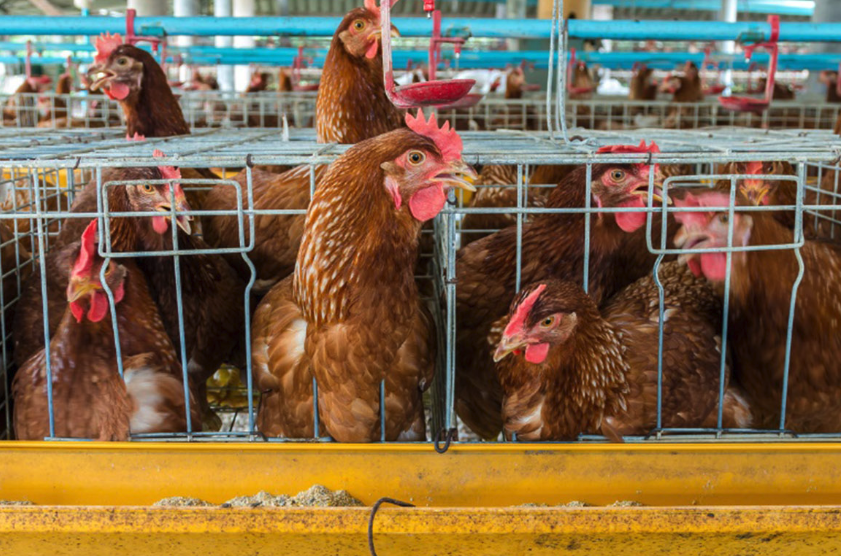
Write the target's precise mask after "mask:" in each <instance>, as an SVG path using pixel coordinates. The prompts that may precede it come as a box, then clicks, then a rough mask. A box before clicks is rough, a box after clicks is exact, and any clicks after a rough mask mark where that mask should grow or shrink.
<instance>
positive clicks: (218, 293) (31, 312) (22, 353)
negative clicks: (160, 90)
mask: <svg viewBox="0 0 841 556" xmlns="http://www.w3.org/2000/svg"><path fill="white" fill-rule="evenodd" d="M155 154H156V156H159V157H162V156H163V154H162V153H160V152H159V151H157V152H156V153H155ZM109 179H111V180H115V181H140V182H143V181H147V180H161V179H172V180H177V179H180V174H179V171H178V170H177V169H175V168H172V167H168V166H160V167H158V168H121V169H118V170H111V171H109ZM173 202H174V203H175V205H176V206H175V209H176V210H177V211H178V212H186V211H189V210H190V205H189V204H188V203H187V200H186V198H185V195H184V192H183V190H182V189H181V186H180V185H179V184H178V182H175V184H174V186H173V187H172V189H170V186H169V184H157V185H151V184H148V183H141V184H140V185H130V186H129V185H117V186H113V187H109V188H108V207H109V212H110V213H111V214H117V213H121V212H159V213H160V214H161V216H151V217H148V216H147V217H135V218H111V219H110V225H109V226H110V230H109V232H110V239H111V248H112V250H113V251H115V252H144V253H147V254H151V253H154V252H157V251H169V250H172V249H173V243H172V231H171V229H170V227H169V226H170V224H171V222H170V218H171V216H170V214H169V213H170V211H171V208H172V204H173ZM96 206H97V201H96V186H95V181H94V182H91V184H89V185H88V186H87V187H86V188H85V190H84V191H82V192H81V193H80V194H79V195H78V196H77V197H76V201H75V202H74V203H73V207H72V209H71V212H73V213H91V212H96ZM80 222H81V221H80V219H78V218H68V219H67V221H66V222H65V223H64V226H63V229H62V231H61V234H60V236H59V239H58V244H59V245H63V244H67V243H69V242H72V241H74V240H76V239H78V237H79V236H78V234H79V233H80V232H81V225H80ZM176 225H177V226H178V228H179V233H178V248H179V250H182V251H186V252H189V251H195V250H201V249H207V248H208V247H207V245H206V244H205V243H204V242H203V241H202V240H201V238H199V237H196V236H193V235H190V231H191V229H190V217H189V216H187V215H178V216H177V217H176ZM60 253H61V251H57V250H53V251H52V252H51V253H50V254H49V255H48V257H47V261H46V265H47V269H48V272H47V289H48V295H47V299H48V302H49V307H50V309H49V315H50V329H51V330H54V329H55V328H54V326H56V325H57V323H56V322H55V321H54V320H53V319H54V317H55V316H56V315H60V314H61V313H60V312H57V311H56V310H54V309H53V307H54V305H53V304H54V303H60V302H61V301H60V300H61V294H62V291H63V288H64V287H65V284H66V274H62V271H61V266H60V264H59V263H58V262H57V260H60V257H61V255H60ZM136 265H137V267H138V268H139V269H140V270H141V272H142V273H143V275H144V276H145V277H146V280H147V281H148V283H149V290H150V293H151V295H152V297H153V299H154V300H155V302H156V303H157V305H158V307H159V308H160V310H161V317H162V319H163V322H164V326H165V329H166V332H167V334H168V335H169V338H170V339H171V341H172V343H173V344H174V345H175V347H176V351H177V352H178V354H179V357H180V354H181V335H180V328H179V323H178V305H177V304H178V290H177V288H176V283H175V262H174V259H173V257H172V256H148V257H139V258H138V259H137V260H136ZM179 265H180V268H181V291H180V294H181V302H182V308H183V314H184V341H185V345H186V352H187V357H186V359H187V361H188V366H187V370H188V372H189V374H190V376H191V377H192V379H193V380H194V381H195V383H196V393H197V395H198V397H199V402H200V404H201V407H202V409H203V412H202V413H203V415H204V416H205V417H206V422H205V428H208V429H212V428H213V427H217V428H218V422H217V420H216V419H215V416H214V415H213V414H212V412H211V411H210V410H209V408H208V406H207V397H206V391H205V382H206V380H207V378H208V377H210V376H212V375H213V373H214V372H216V370H217V369H219V367H220V366H221V365H222V363H225V362H228V363H231V364H233V365H235V366H237V367H239V368H240V369H244V368H245V355H244V348H245V346H244V340H245V334H244V330H245V308H244V305H243V304H244V299H245V297H244V296H245V294H244V292H245V284H244V283H243V282H242V281H241V280H240V279H239V277H238V276H237V274H236V273H235V272H234V271H233V269H231V268H230V266H228V264H227V263H226V262H225V260H224V259H223V258H222V257H221V256H220V255H210V254H200V255H192V254H185V255H181V256H180V262H179ZM24 300H26V301H24ZM21 306H22V307H23V306H25V307H27V309H26V310H25V311H20V314H19V316H18V318H17V321H16V322H15V356H16V360H17V361H20V359H19V357H20V358H26V357H28V355H29V354H31V353H32V352H33V351H34V350H37V349H38V348H40V347H42V346H43V341H44V329H43V320H42V319H43V315H42V310H41V288H40V272H39V271H38V270H37V269H36V272H35V274H34V275H33V278H32V279H31V280H30V281H29V283H28V284H27V288H26V291H25V292H24V295H23V299H22V305H21Z"/></svg>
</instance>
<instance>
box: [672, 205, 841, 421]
mask: <svg viewBox="0 0 841 556" xmlns="http://www.w3.org/2000/svg"><path fill="white" fill-rule="evenodd" d="M729 201H730V199H729V196H728V195H726V194H722V193H717V192H708V193H706V194H704V195H700V196H697V197H696V196H694V195H693V196H688V197H687V198H686V199H685V200H683V201H677V203H678V205H679V206H687V207H698V211H699V212H684V213H679V214H678V215H677V216H676V218H677V219H678V220H679V221H680V222H682V224H683V227H682V228H681V230H680V231H679V232H678V234H677V235H676V236H675V244H677V245H678V246H680V247H681V248H683V249H684V250H690V249H710V248H720V247H726V246H727V241H728V234H729V231H730V227H731V226H732V232H733V245H734V246H737V247H740V246H765V245H768V246H770V245H780V246H782V245H790V244H792V243H793V241H794V234H793V233H792V231H791V230H789V229H787V228H785V227H784V226H783V225H781V224H780V223H779V222H778V221H777V220H776V219H775V218H774V217H773V216H772V215H770V214H767V213H765V212H750V213H745V212H737V213H736V214H735V215H734V218H733V221H732V224H731V223H730V219H729V214H728V213H727V212H717V210H716V209H717V208H720V207H727V206H728V205H729ZM713 207H715V208H713ZM800 255H801V257H802V261H803V267H804V274H803V279H802V282H801V283H800V285H799V288H798V290H797V302H796V305H795V309H794V328H793V330H792V336H791V364H790V368H789V378H788V397H787V403H786V419H785V424H784V427H785V428H787V429H790V430H793V431H795V432H798V433H810V432H825V433H836V432H841V401H839V397H838V395H837V392H838V389H839V387H841V363H839V356H838V354H839V353H841V281H839V279H838V272H839V268H841V247H839V246H838V245H835V244H832V243H828V242H823V241H817V240H815V241H812V240H807V241H806V242H805V244H804V245H803V246H802V247H801V248H800ZM682 258H683V260H685V261H686V262H687V263H688V264H689V267H690V268H691V269H692V270H693V272H695V273H696V274H698V275H703V276H704V277H706V279H707V280H709V281H710V282H711V283H712V285H713V287H714V288H715V289H716V291H717V292H718V293H719V294H720V295H722V296H723V294H724V282H725V278H726V276H727V271H728V267H727V257H726V254H725V253H704V254H699V253H697V252H695V253H686V254H685V255H683V257H682ZM731 258H732V262H731V266H730V312H729V326H728V331H729V332H728V346H729V349H730V351H731V353H732V355H733V369H734V371H733V373H734V376H735V377H736V378H737V379H738V380H739V382H740V383H741V384H742V386H743V387H744V388H745V391H746V392H747V394H748V397H749V399H750V403H751V408H752V411H753V413H754V418H755V422H756V426H757V428H762V429H771V430H777V429H779V428H780V426H781V422H780V414H781V408H782V389H783V372H784V366H785V354H786V338H787V330H788V321H789V307H790V304H791V296H792V291H793V286H794V284H795V280H796V278H797V276H798V273H799V269H800V265H799V263H798V259H797V257H796V255H795V252H794V251H793V250H792V249H783V250H761V251H745V252H735V253H733V254H732V255H731Z"/></svg>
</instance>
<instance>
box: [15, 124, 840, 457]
mask: <svg viewBox="0 0 841 556" xmlns="http://www.w3.org/2000/svg"><path fill="white" fill-rule="evenodd" d="M588 133H589V136H590V138H589V139H587V140H584V139H581V138H579V137H578V135H579V130H574V129H573V130H570V137H571V142H570V143H569V144H565V143H559V142H556V141H552V140H550V139H549V138H548V136H547V135H545V134H542V135H538V134H528V133H521V132H476V133H463V134H462V135H463V137H464V143H465V151H464V152H465V155H464V156H465V159H466V160H468V161H469V162H472V163H475V164H503V165H516V175H517V176H518V177H517V183H512V184H511V187H516V188H518V190H519V193H518V198H519V201H518V205H517V206H515V207H510V208H495V209H477V208H470V207H463V206H459V204H458V203H456V202H455V199H454V198H453V204H451V205H450V206H448V207H446V208H445V209H444V211H443V213H442V215H441V216H439V217H438V218H437V219H436V221H435V224H434V230H433V232H432V233H434V235H435V239H436V241H435V242H434V248H433V249H434V250H433V252H432V253H427V254H426V256H427V257H431V260H432V262H433V265H432V270H431V274H430V275H426V276H424V277H423V278H425V279H431V280H432V284H433V295H432V296H431V298H429V299H428V300H427V301H428V302H429V303H430V308H431V309H433V312H434V316H435V322H436V325H437V332H438V335H439V339H440V342H439V346H441V348H442V349H440V350H439V362H438V365H437V369H436V380H435V384H434V386H433V388H434V390H433V394H432V395H431V396H430V399H429V400H428V405H429V406H430V407H431V409H432V411H431V416H430V418H431V421H432V424H433V426H432V427H431V429H430V432H429V434H430V436H431V437H434V436H435V435H436V434H437V432H438V431H440V430H442V429H444V428H448V427H451V426H455V425H456V420H455V413H454V410H453V407H454V406H453V401H454V387H453V385H454V373H455V353H456V350H457V349H458V346H457V345H456V344H455V330H456V327H457V326H458V323H457V322H455V311H454V310H453V309H454V307H455V305H454V303H455V293H456V288H457V287H458V285H457V277H456V276H455V274H454V273H455V257H456V251H457V249H458V247H459V246H460V244H461V234H462V233H463V232H462V231H461V228H460V220H461V218H462V216H464V215H465V214H470V213H504V214H509V215H513V216H515V218H516V221H517V226H518V229H519V232H520V233H518V236H519V238H520V241H521V238H522V236H521V231H522V224H523V223H524V222H526V221H528V219H529V218H531V217H533V216H534V215H537V214H542V213H552V212H555V213H560V212H567V213H593V212H595V209H593V208H591V207H582V208H578V209H546V208H527V195H528V191H527V187H526V186H525V184H524V182H525V178H524V176H527V175H528V173H529V169H530V166H531V165H535V164H587V165H591V164H592V163H593V162H594V161H595V160H596V158H598V162H616V163H623V162H624V163H627V162H637V163H639V162H642V163H650V164H653V163H660V164H690V165H692V166H693V167H695V168H696V174H695V175H694V176H689V177H681V178H678V179H671V180H669V181H667V182H666V184H665V185H666V187H678V186H687V185H692V184H695V185H697V184H699V183H701V184H705V185H710V184H711V183H712V181H713V180H715V179H719V178H721V179H730V180H732V181H735V180H738V179H741V178H744V177H745V176H740V175H723V176H722V175H717V174H715V171H716V168H717V167H718V165H719V164H723V163H726V162H731V161H748V160H768V161H776V160H786V161H789V162H792V163H793V164H795V167H796V168H797V173H796V176H795V179H796V180H797V183H798V188H799V192H800V197H799V199H800V202H799V203H798V206H795V207H772V208H774V209H780V208H782V209H786V208H789V209H792V210H795V211H797V214H798V226H800V225H801V224H802V219H803V218H816V219H817V218H831V219H832V222H833V224H834V223H841V221H839V220H837V219H836V215H835V212H836V209H837V198H838V196H839V195H837V194H836V193H835V192H831V193H830V192H821V195H822V197H820V198H819V200H818V202H819V203H820V205H817V204H816V205H803V204H802V199H803V195H804V192H805V191H806V190H807V189H808V188H812V189H815V187H814V186H813V185H810V183H811V182H808V183H807V177H811V176H815V175H816V174H817V178H818V179H820V178H821V176H822V175H823V173H825V172H828V171H835V170H837V169H838V166H837V159H838V155H839V153H841V150H840V149H841V139H839V138H838V137H837V136H834V135H832V134H831V133H830V132H826V131H798V130H776V131H770V130H768V131H761V130H751V129H738V128H723V129H705V130H656V131H655V130H645V131H628V132H622V133H616V132H588ZM281 137H282V133H281V132H280V131H279V130H253V129H236V130H235V129H211V130H205V131H203V132H201V133H197V134H195V135H192V136H187V137H178V138H167V139H153V140H149V141H145V142H127V141H125V140H124V138H123V132H122V130H103V131H92V130H89V131H77V130H72V131H57V130H30V131H27V132H23V133H21V131H20V130H2V131H0V149H1V150H0V157H2V158H3V159H5V160H4V161H3V162H0V167H2V169H3V173H2V176H3V180H2V181H1V182H0V199H3V200H4V201H5V203H4V206H3V212H2V213H0V221H2V222H3V223H4V224H5V225H7V226H8V227H9V228H10V229H11V230H12V231H13V232H14V233H15V238H14V239H13V240H9V241H6V242H5V243H3V244H2V246H3V247H12V248H14V249H15V250H16V258H15V259H14V260H15V267H14V268H0V273H1V274H2V276H3V279H4V288H3V289H2V291H0V304H2V307H3V309H4V314H3V316H2V319H0V331H1V332H2V337H3V342H2V346H0V349H2V355H3V361H4V363H5V367H4V368H9V367H10V366H11V365H12V360H11V354H10V349H9V348H10V346H11V344H10V343H9V342H10V341H11V325H12V323H11V321H9V320H8V319H7V316H6V313H7V311H8V310H9V309H12V308H14V306H15V304H16V302H17V299H18V296H19V295H20V288H21V284H22V283H23V282H24V274H25V273H26V271H27V269H30V270H31V269H32V268H34V265H35V264H39V265H42V266H41V269H42V276H44V273H43V270H44V267H43V264H44V259H43V257H39V256H38V254H39V253H46V252H48V251H49V249H50V244H51V241H52V240H53V239H54V238H55V237H56V235H57V234H58V232H59V230H60V226H61V222H62V221H63V220H64V219H65V218H67V217H77V218H94V217H96V218H99V219H100V225H101V226H102V229H103V230H108V225H107V222H108V220H109V219H110V218H114V217H126V216H137V215H136V214H130V213H129V214H121V215H119V216H116V215H112V214H109V213H108V208H107V202H106V199H107V197H105V196H103V195H102V190H103V187H105V188H107V187H112V186H114V185H117V184H118V183H124V184H125V183H136V182H110V183H102V181H101V180H102V172H103V170H104V169H106V168H113V167H132V166H157V165H159V164H160V163H161V161H160V159H155V158H153V157H152V156H151V153H152V150H153V149H155V148H160V149H162V150H164V152H166V154H167V155H168V159H167V164H174V165H180V166H182V167H213V168H231V169H239V168H243V167H244V168H245V169H246V170H245V171H246V173H247V176H248V179H247V182H246V187H245V188H240V187H239V186H238V185H236V184H235V182H232V181H230V180H182V181H183V183H185V184H189V183H193V182H194V183H196V184H201V185H204V186H207V187H210V186H213V185H216V184H218V183H225V184H227V185H229V186H232V187H237V189H238V191H239V203H240V204H239V206H238V207H237V208H236V209H234V210H231V211H216V212H211V211H200V210H196V211H192V212H191V213H190V214H192V215H194V216H200V215H209V214H226V215H233V216H236V217H237V219H238V222H239V225H240V230H241V233H240V246H239V247H238V248H233V249H227V250H224V249H210V250H207V251H204V252H207V253H224V252H241V253H243V254H244V255H245V256H247V253H248V251H250V249H251V247H252V246H251V245H249V244H248V243H246V242H245V239H244V238H245V235H244V234H243V233H242V232H243V231H244V230H245V229H246V228H245V227H246V226H248V227H253V220H252V218H251V217H252V216H254V215H258V214H290V213H297V214H300V213H303V211H300V210H299V211H259V210H251V209H248V210H245V209H242V204H241V203H242V199H243V198H248V199H250V198H251V196H252V184H251V166H252V165H255V164H304V165H308V166H310V168H311V169H314V168H315V166H316V165H319V164H326V163H329V162H331V161H332V160H334V159H335V158H336V157H337V156H339V155H340V154H341V153H342V152H344V150H346V148H347V146H340V145H332V144H328V145H319V144H317V143H315V142H314V136H313V133H312V131H311V130H309V131H294V132H293V133H292V134H291V138H290V140H289V141H287V142H284V141H282V140H281ZM643 139H645V140H647V141H651V140H655V141H656V142H657V143H658V145H659V146H660V147H661V149H662V151H663V152H662V153H661V154H658V155H653V156H649V155H640V154H610V155H599V156H598V157H596V156H595V155H594V153H595V150H596V149H597V148H598V147H600V146H603V145H608V144H632V145H636V144H638V143H639V142H640V141H641V140H643ZM311 172H312V170H311ZM311 175H312V173H311ZM753 177H756V176H753ZM768 178H769V179H780V177H779V176H769V177H768ZM91 179H93V180H97V181H98V183H99V185H100V187H99V188H98V189H99V192H100V195H99V196H100V205H99V206H101V207H102V210H100V211H97V212H95V213H87V214H73V215H71V214H70V213H69V211H68V207H69V206H70V203H71V202H72V199H73V193H74V191H76V190H78V188H79V187H82V186H83V185H84V184H86V183H88V181H90V180H91ZM311 180H312V181H313V185H314V178H311ZM835 181H836V186H837V182H838V174H837V173H836V178H835ZM533 186H539V187H552V186H554V184H530V185H529V187H533ZM622 210H627V211H646V212H649V213H654V212H656V211H660V210H662V209H660V208H658V207H651V208H649V209H622ZM669 210H670V211H672V210H675V209H673V208H672V209H669ZM730 210H731V211H733V210H734V209H733V208H731V209H730ZM739 210H743V209H742V208H741V207H740V208H739ZM757 210H767V209H763V208H759V209H757ZM602 212H605V209H602ZM613 212H615V210H614V211H613ZM819 212H820V213H821V214H820V215H819V214H818V213H819ZM827 215H829V216H827ZM147 216H148V215H147ZM651 225H652V224H651V219H650V218H649V221H648V227H649V231H650V228H651ZM833 228H834V226H833ZM251 231H252V234H251V236H250V237H252V238H253V237H254V235H253V230H251ZM835 233H838V232H835V231H833V234H835ZM797 237H799V238H800V240H799V241H798V242H796V243H795V244H791V245H779V246H774V247H775V248H777V249H793V250H797V249H798V247H799V246H800V245H802V234H799V235H798V236H797ZM581 239H582V241H585V244H587V243H588V239H587V238H581ZM176 241H177V240H176ZM176 246H177V243H176ZM22 248H25V249H26V250H28V251H29V252H31V253H33V254H34V258H33V259H26V258H25V257H24V256H23V255H22V253H23V251H22ZM741 249H742V248H738V247H734V248H732V249H727V250H726V251H727V252H734V251H739V250H741ZM650 250H651V252H652V253H655V254H659V255H665V254H667V253H669V252H670V251H668V250H665V247H664V246H662V245H659V246H658V245H651V246H650ZM586 251H588V249H585V252H586ZM196 253H198V252H197V251H185V250H183V249H178V248H177V247H176V248H175V249H174V250H173V251H171V252H169V253H167V255H168V256H173V257H175V258H176V261H177V260H178V258H179V257H182V256H190V255H191V254H196ZM101 254H102V255H103V256H106V257H110V258H117V259H119V258H123V257H141V256H151V255H156V256H159V255H161V253H153V254H150V253H116V252H111V251H110V246H104V247H103V248H102V252H101ZM587 257H588V256H585V268H587V266H588V265H587V264H586V260H587ZM517 259H518V260H517V262H516V264H517V267H518V269H519V268H520V267H521V265H522V261H521V260H520V257H519V256H518V258H517ZM177 264H178V263H177V262H176V268H177ZM518 274H519V273H518ZM9 280H10V281H11V282H12V286H13V287H12V288H11V290H9V292H10V293H8V294H7V293H6V288H5V285H6V283H7V282H6V281H9ZM518 283H519V276H518ZM585 283H586V276H585ZM437 300H443V304H442V303H439V302H437ZM109 301H111V302H112V311H114V310H115V309H114V307H113V301H112V298H111V297H110V295H109ZM726 310H727V309H726V306H725V311H726ZM45 311H46V309H45ZM243 311H245V312H246V315H247V316H248V317H249V320H250V314H249V312H248V311H249V307H248V304H247V303H244V304H243ZM112 314H113V313H112ZM180 317H181V319H182V323H183V318H184V316H183V315H180ZM661 322H662V319H661ZM725 322H726V319H725ZM249 333H250V331H248V330H246V334H249ZM182 334H183V329H182ZM246 345H250V342H247V344H246ZM182 363H185V362H183V361H182ZM183 366H184V369H186V364H184V365H183ZM249 370H250V357H249ZM661 372H662V369H661ZM247 376H248V377H250V376H251V375H250V372H249V373H248V374H247ZM4 384H6V385H7V386H8V381H4ZM247 388H248V391H247V393H246V394H245V400H246V402H245V403H244V406H243V407H242V408H237V409H234V411H239V412H240V413H241V414H242V415H243V416H244V417H245V418H246V419H247V424H245V426H244V427H243V429H244V430H241V431H225V432H211V433H197V432H193V433H191V434H178V435H142V436H140V435H138V436H137V437H136V439H137V440H141V439H156V440H162V439H189V440H263V437H261V436H260V434H259V431H256V429H255V426H254V417H253V416H254V411H255V408H256V405H255V404H256V401H255V400H258V399H259V396H255V395H254V392H253V386H252V384H251V381H250V379H249V380H248V381H247ZM8 394H9V393H8V390H7V391H6V396H5V398H4V400H3V401H2V403H3V404H4V405H3V407H4V408H5V410H4V412H3V413H5V417H6V424H7V426H8V423H10V422H11V421H10V419H11V415H10V414H9V407H8V403H7V400H8ZM316 413H317V412H316ZM659 419H662V416H659ZM658 422H661V421H658ZM654 432H655V433H656V434H655V435H654V436H653V438H654V439H657V438H660V437H661V436H662V434H663V433H666V432H668V433H671V434H669V435H668V436H667V437H664V438H668V439H669V440H675V439H681V440H683V439H687V438H718V437H726V438H735V437H739V438H741V436H740V435H741V434H742V433H747V432H751V433H755V434H752V435H751V438H756V437H757V434H758V433H759V432H761V431H736V432H726V431H723V430H721V429H720V428H719V429H713V430H703V431H702V430H691V431H690V430H684V431H666V430H663V429H659V428H658V430H657V431H654ZM839 432H841V431H839ZM676 434H677V436H676ZM766 434H772V435H774V437H775V438H778V437H780V436H781V435H782V433H781V431H771V432H770V433H768V432H767V431H766ZM760 436H761V435H760ZM824 436H825V435H824ZM807 437H808V436H807ZM800 438H804V437H803V436H801V437H800ZM583 439H588V437H583ZM271 440H280V441H282V440H287V439H271ZM323 440H329V439H326V438H325V439H323ZM629 440H631V441H641V440H643V439H642V438H634V439H629Z"/></svg>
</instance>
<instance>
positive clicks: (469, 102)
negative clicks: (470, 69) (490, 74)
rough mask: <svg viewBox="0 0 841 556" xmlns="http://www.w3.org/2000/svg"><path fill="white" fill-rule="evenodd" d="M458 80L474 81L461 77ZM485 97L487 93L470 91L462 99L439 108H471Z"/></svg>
mask: <svg viewBox="0 0 841 556" xmlns="http://www.w3.org/2000/svg"><path fill="white" fill-rule="evenodd" d="M457 81H472V80H471V79H459V80H457ZM483 98H485V95H482V94H479V93H468V94H466V95H464V96H463V97H462V98H461V99H460V100H457V101H455V102H453V103H450V104H445V105H443V106H440V107H439V108H471V107H473V106H476V105H477V104H479V103H480V102H482V99H483Z"/></svg>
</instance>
